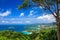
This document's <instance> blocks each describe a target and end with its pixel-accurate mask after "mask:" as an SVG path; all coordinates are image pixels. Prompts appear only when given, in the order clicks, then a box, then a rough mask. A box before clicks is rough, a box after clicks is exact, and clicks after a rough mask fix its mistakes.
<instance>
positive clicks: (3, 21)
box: [1, 20, 9, 23]
mask: <svg viewBox="0 0 60 40" xmlns="http://www.w3.org/2000/svg"><path fill="white" fill-rule="evenodd" d="M1 22H2V23H9V22H8V21H5V20H2V21H1Z"/></svg>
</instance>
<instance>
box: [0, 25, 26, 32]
mask: <svg viewBox="0 0 60 40" xmlns="http://www.w3.org/2000/svg"><path fill="white" fill-rule="evenodd" d="M24 27H25V25H0V31H2V30H13V31H16V32H22V31H24V30H25V29H24Z"/></svg>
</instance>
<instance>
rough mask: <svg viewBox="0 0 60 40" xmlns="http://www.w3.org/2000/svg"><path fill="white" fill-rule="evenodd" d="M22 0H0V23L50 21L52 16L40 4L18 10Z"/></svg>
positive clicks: (52, 20) (52, 19) (52, 18)
mask: <svg viewBox="0 0 60 40" xmlns="http://www.w3.org/2000/svg"><path fill="white" fill-rule="evenodd" d="M23 2H24V0H0V24H34V23H51V22H54V21H55V19H54V17H53V16H52V15H51V14H50V13H49V12H48V10H47V11H44V10H43V9H42V7H41V6H39V7H33V6H32V7H30V8H27V9H20V10H18V8H17V7H18V5H21V4H22V3H23ZM46 14H47V15H46Z"/></svg>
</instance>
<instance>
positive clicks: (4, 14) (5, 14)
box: [0, 10, 11, 17]
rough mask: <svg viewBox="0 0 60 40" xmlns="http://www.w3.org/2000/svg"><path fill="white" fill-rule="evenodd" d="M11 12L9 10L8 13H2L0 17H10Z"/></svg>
mask: <svg viewBox="0 0 60 40" xmlns="http://www.w3.org/2000/svg"><path fill="white" fill-rule="evenodd" d="M10 13H11V12H10V11H9V10H7V11H6V12H3V13H0V16H2V17H4V16H8V15H9V14H10Z"/></svg>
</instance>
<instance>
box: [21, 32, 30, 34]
mask: <svg viewBox="0 0 60 40" xmlns="http://www.w3.org/2000/svg"><path fill="white" fill-rule="evenodd" d="M22 33H23V34H27V35H28V34H31V32H22Z"/></svg>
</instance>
